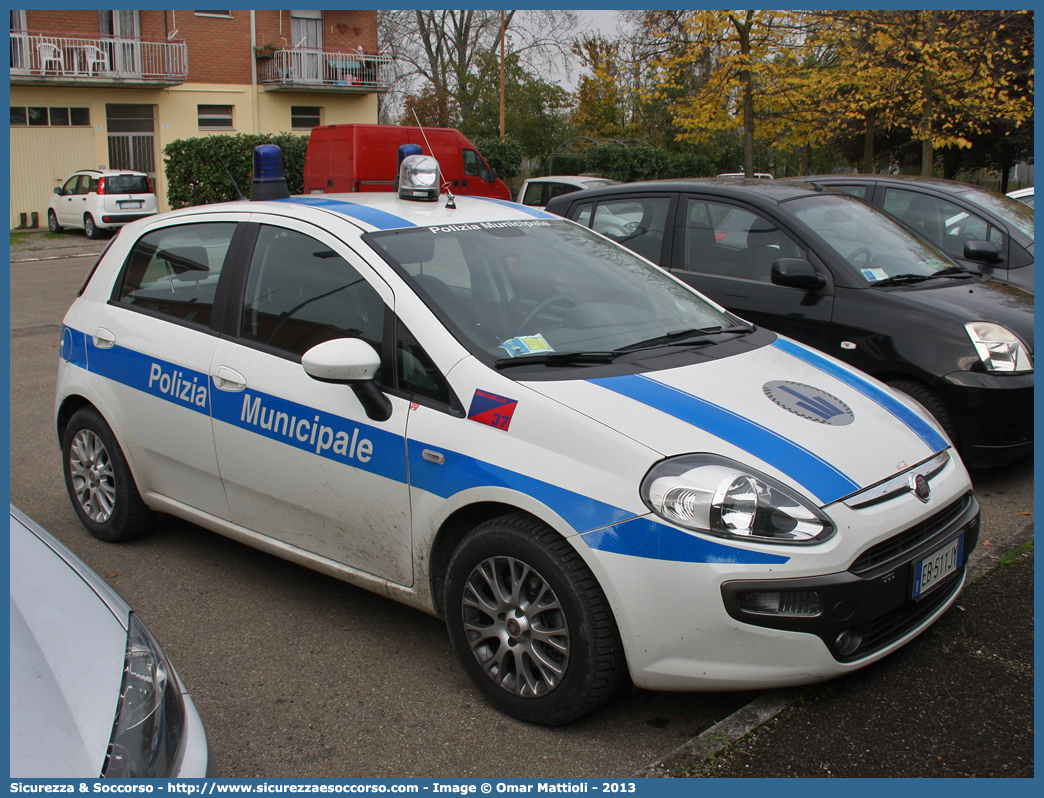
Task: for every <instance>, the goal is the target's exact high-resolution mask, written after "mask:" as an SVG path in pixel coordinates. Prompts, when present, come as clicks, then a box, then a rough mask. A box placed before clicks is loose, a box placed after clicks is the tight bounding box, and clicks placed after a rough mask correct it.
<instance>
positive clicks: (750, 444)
mask: <svg viewBox="0 0 1044 798" xmlns="http://www.w3.org/2000/svg"><path fill="white" fill-rule="evenodd" d="M590 382H592V383H594V384H595V385H599V386H601V387H602V388H605V389H607V390H610V391H613V392H614V393H618V394H620V395H621V396H626V397H628V398H629V399H634V400H635V401H636V402H641V403H642V404H644V405H647V406H649V407H652V408H654V409H656V410H659V411H661V412H663V413H667V414H668V415H670V416H674V418H677V419H679V420H681V421H684V422H685V423H686V424H691V425H692V426H694V427H698V428H699V429H702V430H704V431H705V432H709V433H710V434H711V435H714V436H716V437H718V438H721V439H722V440H724V441H727V442H729V443H731V444H732V445H733V446H738V447H739V448H740V449H743V451H745V452H749V453H750V454H752V455H754V456H755V457H757V458H758V459H759V460H763V461H764V462H766V463H768V464H770V465H772V466H774V467H775V468H777V469H779V470H780V471H782V472H783V473H784V474H787V475H788V476H790V477H791V478H792V479H794V480H795V481H796V482H798V483H800V484H801V485H803V486H805V488H807V489H808V490H809V491H811V492H812V493H813V494H814V495H815V496H816V497H818V498H819V500H820V501H821V502H822V503H823V504H830V503H831V502H834V501H837V500H838V499H840V498H842V497H843V496H847V495H848V494H850V493H852V492H854V491H857V490H859V489H860V487H862V486H861V485H860V484H859V483H858V482H856V481H855V480H853V479H852V478H851V477H849V476H847V475H845V474H844V473H842V472H841V471H840V470H839V469H837V468H835V467H834V466H832V465H831V464H830V463H828V462H826V461H825V460H823V459H822V458H821V457H819V456H818V455H816V454H814V453H812V452H810V451H809V450H808V449H806V448H804V447H803V446H801V445H799V444H797V443H795V442H794V441H792V440H790V439H789V438H785V437H783V436H782V435H780V434H779V433H777V432H773V431H772V430H770V429H769V428H768V427H764V426H762V425H761V424H758V423H757V422H754V421H751V420H750V419H747V418H744V417H743V416H740V415H738V414H737V413H734V412H732V411H731V410H728V409H726V408H724V407H720V406H719V405H716V404H714V403H713V402H708V401H707V400H706V399H701V398H699V397H697V396H693V395H692V394H689V393H685V392H684V391H681V390H679V389H677V388H672V387H671V386H669V385H664V384H663V383H661V382H656V381H655V380H652V379H649V378H648V377H646V376H644V375H641V374H628V375H625V376H621V377H603V378H600V379H593V380H590Z"/></svg>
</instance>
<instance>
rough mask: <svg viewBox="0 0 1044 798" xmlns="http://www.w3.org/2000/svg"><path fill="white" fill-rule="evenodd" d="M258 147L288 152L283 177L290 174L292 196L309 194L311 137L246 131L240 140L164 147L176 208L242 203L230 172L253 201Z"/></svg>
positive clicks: (204, 140) (183, 142)
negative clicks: (307, 155)
mask: <svg viewBox="0 0 1044 798" xmlns="http://www.w3.org/2000/svg"><path fill="white" fill-rule="evenodd" d="M258 144H277V145H279V147H280V148H281V149H282V150H283V173H284V174H285V175H286V185H287V188H289V189H290V193H291V194H301V193H303V191H304V158H305V150H306V149H307V147H308V136H295V135H292V134H290V133H279V134H277V135H274V136H273V135H270V134H246V133H240V134H238V135H235V136H206V137H202V138H192V139H177V140H175V141H172V142H171V143H170V144H168V145H167V146H166V147H164V148H163V156H164V171H165V173H166V176H167V202H168V204H169V205H170V207H171V208H172V209H174V208H185V207H188V206H191V205H208V204H210V203H213V202H227V201H229V200H234V199H238V195H237V194H236V189H235V187H234V186H233V185H232V179H231V178H229V172H231V174H232V178H234V179H235V182H236V184H237V185H238V186H239V189H240V191H242V192H243V195H244V196H246V197H249V196H250V181H251V179H252V178H253V171H254V147H256V146H257V145H258ZM222 159H223V160H224V163H225V165H224V166H222V163H221V162H222ZM226 166H227V167H228V171H226V169H225V167H226Z"/></svg>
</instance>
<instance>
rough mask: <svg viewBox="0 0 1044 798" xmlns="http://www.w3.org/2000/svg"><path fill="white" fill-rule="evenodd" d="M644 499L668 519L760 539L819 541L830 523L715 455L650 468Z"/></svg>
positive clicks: (790, 494) (768, 480) (786, 492)
mask: <svg viewBox="0 0 1044 798" xmlns="http://www.w3.org/2000/svg"><path fill="white" fill-rule="evenodd" d="M641 495H642V501H644V502H645V504H646V505H647V506H648V507H649V509H650V510H652V511H653V512H654V513H656V514H657V515H658V516H660V518H663V519H665V520H667V521H670V522H671V523H674V524H678V525H679V526H683V527H687V528H689V529H695V530H698V531H700V532H709V533H710V534H712V535H720V536H722V537H730V538H740V539H743V540H750V541H752V542H759V543H820V542H822V541H824V540H826V539H827V538H829V537H830V536H831V535H833V534H834V531H835V530H834V525H833V524H832V523H831V522H830V519H829V518H827V517H826V516H825V515H824V514H823V513H822V512H820V510H819V509H818V508H817V507H816V506H815V505H813V504H812V503H811V502H809V501H807V500H806V499H803V498H802V497H801V496H798V495H797V494H796V493H795V492H794V491H792V490H791V489H790V488H788V487H786V486H785V485H783V484H781V483H780V482H778V481H777V480H775V479H773V478H772V477H770V476H767V475H765V474H762V473H760V472H758V471H755V470H754V469H752V468H747V467H746V466H744V465H742V464H740V463H737V462H736V461H735V460H730V459H728V458H726V457H719V456H717V455H713V454H686V455H682V456H680V457H672V458H670V459H668V460H664V461H662V462H660V463H657V464H656V465H655V466H653V468H652V470H650V471H649V473H648V474H646V476H645V479H643V480H642V487H641Z"/></svg>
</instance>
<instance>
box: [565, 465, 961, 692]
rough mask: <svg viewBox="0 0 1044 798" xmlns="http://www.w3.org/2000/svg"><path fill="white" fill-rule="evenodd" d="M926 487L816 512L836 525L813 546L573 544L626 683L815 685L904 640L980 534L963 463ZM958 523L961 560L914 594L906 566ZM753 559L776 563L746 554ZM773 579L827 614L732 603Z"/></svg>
mask: <svg viewBox="0 0 1044 798" xmlns="http://www.w3.org/2000/svg"><path fill="white" fill-rule="evenodd" d="M930 483H931V496H930V498H929V500H928V501H927V502H922V501H921V500H920V499H918V498H916V496H915V495H914V494H913V493H912V492H905V493H901V494H898V495H895V496H894V497H892V498H888V499H886V500H882V501H878V502H874V503H871V504H868V505H865V506H858V507H856V508H852V507H849V506H847V505H846V504H845V503H844V502H843V501H838V502H835V503H834V504H832V505H829V506H827V507H825V508H823V509H824V510H825V512H826V513H827V514H828V515H829V516H830V518H831V520H832V521H833V522H834V524H835V527H836V528H837V530H838V531H837V533H836V534H835V535H834V536H833V537H831V538H830V539H828V540H826V541H824V542H823V543H821V544H816V545H813V546H789V547H786V546H771V547H770V546H759V545H754V544H747V545H744V544H742V543H738V542H737V543H735V544H730V548H731V547H732V546H735V547H736V551H735V552H734V554H736V555H743V556H729V555H728V553H727V552H726V553H725V555H722V552H721V549H720V548H718V547H714V548H713V549H712V550H711V551H710V555H709V556H706V555H704V556H700V550H699V549H698V547H697V548H694V549H693V551H694V552H695V555H694V556H692V557H687V558H683V557H682V556H681V555H680V554H678V553H676V552H673V551H672V552H667V551H661V552H660V553H657V554H653V555H646V556H630V555H626V554H619V553H611V552H609V551H603V550H599V549H597V548H595V547H593V546H592V548H588V549H586V550H581V552H582V553H583V554H584V556H585V559H586V560H587V562H588V563H589V564H590V566H591V568H592V570H593V571H594V572H595V576H596V577H597V579H598V581H599V583H600V584H601V585H603V588H604V589H605V591H606V596H607V598H608V599H609V601H610V605H611V606H612V609H613V613H614V616H615V617H616V620H617V624H618V627H619V629H620V636H621V640H622V642H623V647H624V651H625V654H626V657H627V665H628V670H629V671H630V675H631V678H632V681H633V682H634V684H635V685H636V686H638V687H642V688H645V689H649V690H685V691H711V690H761V689H770V688H776V687H787V686H796V685H805V684H812V683H814V682H818V681H824V680H826V679H833V678H836V677H838V676H843V675H844V674H846V673H850V672H852V671H855V670H858V669H859V668H862V667H864V666H866V665H868V664H870V663H871V662H875V661H876V660H878V659H881V658H882V657H885V656H887V655H888V654H889V653H891V652H892V651H895V650H896V649H898V648H900V647H902V646H903V645H905V644H906V643H907V642H909V641H910V640H912V639H913V638H914V637H916V636H917V635H919V634H920V633H921V632H923V631H924V630H925V629H927V628H928V627H929V626H930V625H931V624H932V623H933V622H934V621H935V620H936V618H938V617H939V616H940V615H942V614H943V613H944V612H945V611H946V610H947V609H948V608H949V606H950V605H951V604H952V603H953V601H954V600H955V599H956V597H957V594H958V593H959V591H960V588H961V585H962V584H963V583H964V573H965V568H964V563H966V562H967V556H968V554H970V552H971V550H972V549H973V548H974V546H975V543H976V540H977V537H978V513H979V510H978V503H977V502H976V501H975V499H974V496H973V495H972V494H971V483H970V481H969V479H968V475H967V472H966V471H965V469H964V466H963V464H962V463H961V461H960V460H959V459H957V458H950V459H949V460H948V461H947V463H946V465H945V466H944V467H943V468H942V470H941V471H939V472H937V473H936V474H935V475H934V476H933V477H932V478H931V479H930ZM959 530H963V533H964V535H965V542H964V545H965V552H964V557H963V558H962V560H961V567H960V568H958V569H957V570H956V571H955V572H954V573H951V574H950V575H949V576H948V577H946V578H945V579H944V580H942V581H941V582H939V584H938V586H937V587H935V588H934V589H931V590H928V591H926V592H925V593H924V595H923V597H921V598H920V600H918V601H914V600H912V599H911V598H910V595H911V594H910V593H908V592H907V591H908V590H909V589H910V575H909V573H908V572H907V570H906V569H909V568H911V567H912V565H911V564H912V563H914V562H916V561H918V560H919V559H923V558H924V556H925V555H926V554H927V553H931V552H932V551H935V550H937V549H938V548H939V547H941V546H942V545H943V543H946V542H948V541H949V540H951V539H952V538H953V537H954V536H956V535H957V534H959ZM650 534H655V527H654V525H651V526H650ZM590 537H591V536H586V537H585V536H578V538H579V539H583V540H585V541H586V540H587V539H588V538H590ZM692 537H693V539H694V541H697V542H698V541H700V540H707V538H705V537H703V536H700V535H697V534H692ZM718 540H719V541H720V539H718ZM577 542H579V540H577ZM589 545H590V543H589ZM933 547H934V548H933ZM752 554H754V555H762V554H764V555H772V557H774V559H769V558H768V557H761V558H760V559H750V558H749V557H748V555H752ZM781 584H782V585H785V586H786V587H787V588H788V589H789V588H792V587H793V585H802V586H812V587H814V588H819V589H822V590H823V591H824V596H825V597H826V598H825V599H824V600H823V602H822V606H823V608H824V613H823V615H824V616H825V617H823V618H816V619H809V618H800V619H795V618H789V619H787V618H779V617H778V616H773V617H770V618H768V619H766V616H761V617H757V616H748V615H747V614H745V613H743V612H740V611H738V607H737V602H735V601H734V600H732V599H730V596H735V594H736V593H738V592H740V589H741V588H744V587H746V588H750V587H752V586H753V587H755V588H757V589H759V590H764V589H766V586H770V587H771V586H775V589H778V586H779V585H781ZM831 599H832V600H833V602H832V603H830V600H831ZM843 602H848V603H849V604H851V615H850V616H849V615H848V614H847V612H845V610H846V607H844V606H842V607H841V608H838V607H837V605H838V604H843ZM730 603H731V605H732V609H733V610H734V611H730V609H729V605H730ZM737 614H738V615H739V617H737ZM845 630H852V631H853V636H858V647H856V648H854V649H852V650H849V649H847V648H844V647H842V648H844V652H843V653H842V652H841V650H840V649H839V648H837V647H836V645H835V643H836V641H837V638H838V635H840V634H841V632H843V631H845ZM838 654H840V655H838Z"/></svg>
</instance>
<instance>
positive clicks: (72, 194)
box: [47, 169, 159, 238]
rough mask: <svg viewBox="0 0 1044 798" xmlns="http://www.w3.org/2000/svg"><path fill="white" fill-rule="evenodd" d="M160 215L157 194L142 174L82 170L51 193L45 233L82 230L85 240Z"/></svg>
mask: <svg viewBox="0 0 1044 798" xmlns="http://www.w3.org/2000/svg"><path fill="white" fill-rule="evenodd" d="M158 211H159V204H158V202H157V200H156V194H155V193H154V192H153V190H152V183H151V181H150V180H149V176H148V175H147V174H145V173H144V172H128V171H121V170H116V169H105V170H99V169H82V170H80V171H79V172H77V173H76V174H74V175H73V176H72V177H70V178H69V179H68V180H66V181H65V183H63V184H62V186H61V187H56V188H55V189H54V196H53V197H51V202H50V205H49V206H48V208H47V229H48V230H50V231H51V232H52V233H58V232H61V230H62V228H63V227H77V228H83V230H84V231H85V232H86V233H87V237H88V238H101V236H102V235H103V232H102V231H104V230H113V229H115V228H117V227H122V226H123V225H125V224H127V223H128V222H134V221H137V220H138V219H142V218H144V217H146V216H152V215H153V214H155V213H157V212H158Z"/></svg>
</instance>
